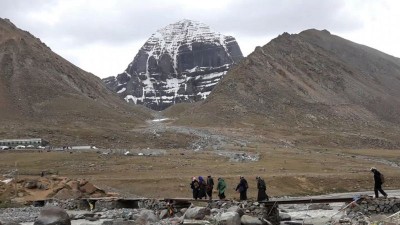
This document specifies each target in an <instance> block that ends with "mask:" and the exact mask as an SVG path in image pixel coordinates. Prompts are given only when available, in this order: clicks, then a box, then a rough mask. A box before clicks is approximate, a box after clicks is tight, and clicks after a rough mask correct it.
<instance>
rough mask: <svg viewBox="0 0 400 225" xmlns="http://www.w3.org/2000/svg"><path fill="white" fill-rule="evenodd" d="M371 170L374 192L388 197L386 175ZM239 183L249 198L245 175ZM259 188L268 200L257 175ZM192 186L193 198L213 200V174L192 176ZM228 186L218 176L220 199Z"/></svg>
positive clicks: (242, 193) (259, 198)
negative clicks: (385, 189) (385, 184)
mask: <svg viewBox="0 0 400 225" xmlns="http://www.w3.org/2000/svg"><path fill="white" fill-rule="evenodd" d="M370 171H371V172H372V173H373V174H374V192H375V197H376V198H378V197H379V192H380V193H381V194H382V195H383V196H384V197H385V198H386V197H387V194H386V192H385V191H384V190H383V189H382V184H383V183H384V182H385V180H384V176H383V174H382V173H380V172H379V171H378V170H377V169H376V168H375V167H372V168H371V169H370ZM239 179H240V180H239V184H238V185H237V186H236V188H235V191H237V192H238V193H239V194H240V200H247V190H248V189H249V184H248V183H247V180H246V179H245V178H244V177H243V176H239ZM256 180H257V189H258V194H257V201H264V200H266V201H268V200H269V197H268V195H267V193H266V190H267V186H266V184H265V181H264V179H262V178H261V177H259V176H257V177H256ZM190 187H191V188H192V190H193V198H194V199H196V200H197V199H203V198H204V199H207V196H208V199H209V200H212V194H213V190H214V179H213V178H212V177H211V175H209V176H207V179H206V180H204V179H203V177H202V176H199V177H198V178H196V177H192V182H191V183H190ZM226 188H227V185H226V183H225V180H224V179H223V178H221V177H220V178H218V183H217V187H216V190H217V192H218V197H219V199H225V198H226V196H225V190H226Z"/></svg>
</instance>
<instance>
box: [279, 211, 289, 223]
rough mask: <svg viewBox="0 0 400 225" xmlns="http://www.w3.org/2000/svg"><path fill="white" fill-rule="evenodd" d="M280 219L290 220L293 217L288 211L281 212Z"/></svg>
mask: <svg viewBox="0 0 400 225" xmlns="http://www.w3.org/2000/svg"><path fill="white" fill-rule="evenodd" d="M279 219H280V221H290V220H292V217H291V216H290V215H289V214H287V213H282V212H280V213H279Z"/></svg>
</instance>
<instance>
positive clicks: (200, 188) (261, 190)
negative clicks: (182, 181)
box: [190, 175, 268, 201]
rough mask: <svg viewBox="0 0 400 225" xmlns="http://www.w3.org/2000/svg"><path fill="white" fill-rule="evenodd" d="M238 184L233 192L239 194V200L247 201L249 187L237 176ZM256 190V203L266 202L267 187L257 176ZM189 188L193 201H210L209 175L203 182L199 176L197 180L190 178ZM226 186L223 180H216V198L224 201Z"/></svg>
mask: <svg viewBox="0 0 400 225" xmlns="http://www.w3.org/2000/svg"><path fill="white" fill-rule="evenodd" d="M239 179H240V180H239V184H238V185H237V186H236V188H235V191H237V192H238V193H239V194H240V200H247V189H249V185H248V183H247V180H246V179H245V178H244V177H243V176H239ZM256 180H257V189H258V195H257V201H263V200H267V201H268V195H267V193H266V190H267V186H266V184H265V181H264V179H262V178H261V177H259V176H257V177H256ZM190 187H191V188H192V191H193V199H196V200H197V199H203V198H204V199H207V197H208V199H209V200H212V194H213V190H214V179H213V178H212V177H211V175H209V176H207V179H206V180H204V178H203V177H202V176H199V177H198V178H196V177H192V182H191V183H190ZM226 188H227V185H226V183H225V180H224V179H223V178H221V177H220V178H218V183H217V186H216V190H217V192H218V197H219V199H225V198H226V196H225V191H226Z"/></svg>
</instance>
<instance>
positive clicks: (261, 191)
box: [256, 176, 269, 202]
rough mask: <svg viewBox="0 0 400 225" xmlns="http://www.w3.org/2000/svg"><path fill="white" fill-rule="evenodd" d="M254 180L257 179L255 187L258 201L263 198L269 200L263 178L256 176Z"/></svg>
mask: <svg viewBox="0 0 400 225" xmlns="http://www.w3.org/2000/svg"><path fill="white" fill-rule="evenodd" d="M256 180H257V189H258V195H257V201H258V202H259V201H264V200H267V201H269V198H268V195H267V193H266V190H267V185H266V184H265V181H264V179H262V178H261V177H259V176H257V177H256Z"/></svg>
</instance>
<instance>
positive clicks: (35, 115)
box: [0, 19, 149, 138]
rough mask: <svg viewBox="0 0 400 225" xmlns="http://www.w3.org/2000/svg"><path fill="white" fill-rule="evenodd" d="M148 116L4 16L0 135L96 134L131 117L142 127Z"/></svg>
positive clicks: (0, 31) (1, 25) (0, 56)
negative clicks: (93, 130)
mask: <svg viewBox="0 0 400 225" xmlns="http://www.w3.org/2000/svg"><path fill="white" fill-rule="evenodd" d="M147 114H148V112H147V110H143V109H139V108H138V107H132V106H131V105H129V104H127V103H125V102H124V101H122V100H120V99H119V97H118V96H117V95H115V94H114V93H112V92H111V91H109V90H108V89H107V88H106V87H105V85H104V84H103V82H102V81H101V79H99V78H97V77H96V76H94V75H93V74H90V73H87V72H85V71H83V70H81V69H80V68H78V67H76V66H74V65H73V64H71V63H70V62H68V61H67V60H65V59H63V58H62V57H60V56H59V55H57V54H55V53H54V52H52V51H51V49H50V48H49V47H47V46H46V45H45V44H44V43H42V42H41V41H40V39H38V38H36V37H34V36H33V35H31V34H30V33H28V32H26V31H23V30H20V29H18V28H17V27H16V26H15V25H14V24H12V23H11V22H10V21H9V20H7V19H0V121H1V123H2V129H0V137H3V138H6V137H8V138H16V137H31V136H32V137H38V136H43V137H46V136H50V135H49V133H50V134H51V135H54V136H57V135H56V134H59V136H62V135H63V134H62V133H64V135H65V132H69V136H74V134H72V133H73V132H72V131H71V130H74V129H77V130H79V129H80V128H83V129H87V130H90V129H92V128H93V129H95V130H96V131H95V132H93V133H92V136H96V135H95V133H99V132H100V129H104V131H105V130H106V129H109V128H110V129H111V128H112V127H113V126H115V127H120V124H121V123H127V121H129V122H128V123H129V124H131V125H132V126H135V125H139V124H141V123H143V122H142V121H143V120H144V119H146V118H149V115H147ZM55 130H56V131H55ZM85 132H86V134H85V136H90V135H91V134H90V132H89V131H85ZM75 136H76V135H75ZM53 138H54V137H53Z"/></svg>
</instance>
